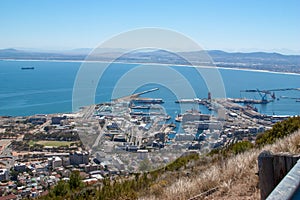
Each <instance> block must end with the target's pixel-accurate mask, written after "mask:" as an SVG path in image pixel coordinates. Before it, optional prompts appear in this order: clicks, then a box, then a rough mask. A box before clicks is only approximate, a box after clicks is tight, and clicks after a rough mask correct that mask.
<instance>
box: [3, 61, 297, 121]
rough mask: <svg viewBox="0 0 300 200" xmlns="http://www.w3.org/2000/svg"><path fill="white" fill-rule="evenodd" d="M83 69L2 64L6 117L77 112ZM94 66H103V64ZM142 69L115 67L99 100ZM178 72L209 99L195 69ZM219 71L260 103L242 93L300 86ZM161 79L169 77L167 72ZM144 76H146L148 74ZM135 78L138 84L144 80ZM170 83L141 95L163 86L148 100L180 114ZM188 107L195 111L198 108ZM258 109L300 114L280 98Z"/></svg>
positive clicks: (236, 92)
mask: <svg viewBox="0 0 300 200" xmlns="http://www.w3.org/2000/svg"><path fill="white" fill-rule="evenodd" d="M80 65H81V63H80V62H53V61H5V60H2V61H0V115H1V116H3V115H10V116H27V115H34V114H48V113H63V112H72V91H73V85H74V81H75V78H76V74H77V72H78V70H79V68H80ZM94 65H95V66H97V63H94ZM136 66H137V65H135V64H120V63H114V64H112V65H110V67H109V68H108V70H106V71H105V73H104V74H103V76H102V79H101V80H100V82H99V84H98V87H97V90H96V98H95V102H104V101H109V100H110V99H111V93H112V90H113V88H114V86H115V85H116V83H117V81H118V80H119V79H120V77H122V75H124V74H125V73H126V72H129V71H130V70H132V69H133V68H135V67H136ZM21 67H34V70H21ZM160 67H164V66H160ZM173 69H175V70H176V71H177V72H178V73H180V74H182V75H183V76H184V77H185V78H186V79H187V80H188V81H189V83H190V84H191V85H192V87H193V89H194V91H195V92H196V95H197V96H198V97H199V98H204V97H207V93H208V89H207V87H206V85H205V82H204V81H203V79H202V78H201V76H199V75H198V74H197V73H195V69H194V68H191V67H182V66H174V67H173ZM207 70H209V69H207ZM219 72H220V74H221V77H222V79H223V82H224V86H225V89H226V96H227V97H236V98H240V97H247V98H253V99H260V96H259V94H257V93H241V92H240V90H245V89H256V88H258V89H276V88H300V75H293V74H279V73H268V72H257V71H246V70H231V69H219ZM137 73H138V72H137ZM140 73H143V72H140ZM160 76H163V73H162V74H160ZM141 77H143V76H142V74H141ZM167 77H168V76H166V79H167ZM135 79H136V80H138V79H139V76H137V77H136V78H135ZM167 81H168V85H160V84H156V83H149V84H147V85H144V86H142V87H139V88H137V90H136V91H142V90H145V89H150V88H153V87H159V88H160V89H159V90H158V91H155V92H152V93H149V94H146V95H144V96H145V97H154V98H163V100H164V101H165V103H164V104H163V105H162V106H163V107H164V108H165V109H166V111H167V112H168V113H169V114H170V115H171V116H175V115H176V114H177V113H179V112H180V110H179V105H178V104H176V103H175V100H176V94H174V91H172V89H170V87H169V86H172V87H176V84H178V80H176V79H171V80H167ZM178 87H179V86H178ZM275 94H276V96H277V97H280V96H289V97H299V98H300V91H281V92H275ZM188 106H190V107H191V108H192V107H194V105H188ZM256 107H257V108H258V110H259V111H260V112H261V113H264V114H276V115H299V114H300V103H299V102H296V101H295V100H294V99H279V100H276V101H274V102H272V103H269V104H267V105H256ZM200 109H201V111H202V112H203V113H209V111H208V110H207V109H206V108H205V107H201V108H200Z"/></svg>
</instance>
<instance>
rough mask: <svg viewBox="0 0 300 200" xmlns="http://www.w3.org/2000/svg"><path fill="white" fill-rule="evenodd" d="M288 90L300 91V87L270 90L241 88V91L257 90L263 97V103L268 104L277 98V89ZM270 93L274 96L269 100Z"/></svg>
mask: <svg viewBox="0 0 300 200" xmlns="http://www.w3.org/2000/svg"><path fill="white" fill-rule="evenodd" d="M288 90H298V91H300V88H280V89H270V90H259V89H251V90H241V91H240V92H257V93H258V94H259V95H260V97H261V103H263V104H266V103H269V102H271V101H274V99H276V96H275V91H288ZM268 95H269V96H270V97H271V98H272V100H268Z"/></svg>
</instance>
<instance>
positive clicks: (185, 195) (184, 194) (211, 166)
mask: <svg viewBox="0 0 300 200" xmlns="http://www.w3.org/2000/svg"><path fill="white" fill-rule="evenodd" d="M263 150H270V151H272V152H273V153H279V152H289V153H293V154H298V153H300V131H298V132H296V133H294V134H292V135H290V136H288V137H286V138H284V139H281V140H278V141H277V142H275V143H274V144H272V145H267V146H265V147H263V148H262V149H252V150H250V151H247V152H245V153H242V154H238V155H236V156H234V157H231V158H227V159H224V160H223V161H220V160H219V161H215V162H213V161H211V163H207V164H203V163H197V162H195V163H194V166H193V170H192V173H191V176H181V175H178V178H176V176H174V174H170V175H169V176H166V177H162V178H161V180H160V181H162V180H164V181H165V182H163V183H164V184H160V182H158V183H157V184H155V185H153V186H152V187H151V188H150V192H149V193H151V194H152V195H150V194H147V196H144V197H142V198H141V199H153V200H154V199H170V200H171V199H172V200H173V199H189V198H192V197H195V196H196V195H199V194H201V193H203V192H205V191H208V190H210V189H213V188H215V187H217V188H218V189H217V190H216V191H215V192H213V193H212V194H209V195H206V196H205V195H202V196H199V197H197V198H195V199H260V194H259V189H258V176H257V175H256V173H257V172H258V166H257V157H258V155H259V153H260V152H261V151H263ZM200 164H201V165H200ZM181 173H182V172H181ZM166 182H167V183H169V184H168V185H166Z"/></svg>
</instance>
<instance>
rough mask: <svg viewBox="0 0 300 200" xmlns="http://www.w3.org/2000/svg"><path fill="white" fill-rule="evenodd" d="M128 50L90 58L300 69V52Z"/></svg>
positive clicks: (76, 56) (14, 54)
mask: <svg viewBox="0 0 300 200" xmlns="http://www.w3.org/2000/svg"><path fill="white" fill-rule="evenodd" d="M91 51H92V49H89V48H84V49H74V50H68V51H49V52H47V51H43V52H34V51H29V50H18V49H2V50H0V59H24V60H77V61H83V60H85V58H86V57H87V56H88V55H89V52H91ZM124 52H126V50H124V49H97V51H96V52H93V54H92V55H90V56H89V60H96V61H112V60H114V58H117V59H116V60H115V61H119V62H129V63H134V62H136V63H162V64H196V65H203V64H205V65H207V64H214V65H216V66H218V67H228V68H247V69H257V70H269V71H277V72H293V73H300V55H283V54H279V53H267V52H253V53H239V52H236V53H229V52H225V51H220V50H210V51H206V52H204V51H203V52H199V51H198V52H195V51H191V52H178V53H170V52H167V51H164V50H152V51H133V52H129V53H124ZM206 53H207V54H208V55H209V56H210V57H211V61H212V63H207V59H205V61H204V62H205V63H203V59H201V55H204V54H205V55H206ZM179 55H180V56H179ZM199 55H200V56H199ZM182 57H184V58H186V59H183V58H182ZM187 60H189V61H190V62H191V63H190V62H188V61H187Z"/></svg>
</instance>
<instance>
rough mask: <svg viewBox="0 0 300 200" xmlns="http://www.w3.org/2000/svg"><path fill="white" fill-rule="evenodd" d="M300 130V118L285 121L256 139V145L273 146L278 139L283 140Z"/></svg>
mask: <svg viewBox="0 0 300 200" xmlns="http://www.w3.org/2000/svg"><path fill="white" fill-rule="evenodd" d="M298 129H300V117H299V116H298V117H291V118H289V119H287V120H285V121H282V122H278V123H276V124H275V125H274V126H273V127H272V129H271V130H268V131H266V132H265V133H263V134H260V135H258V136H257V137H256V144H257V145H258V146H262V145H265V144H272V143H274V142H275V141H276V140H277V139H279V138H283V137H285V136H287V135H289V134H291V133H294V132H295V131H297V130H298Z"/></svg>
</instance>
